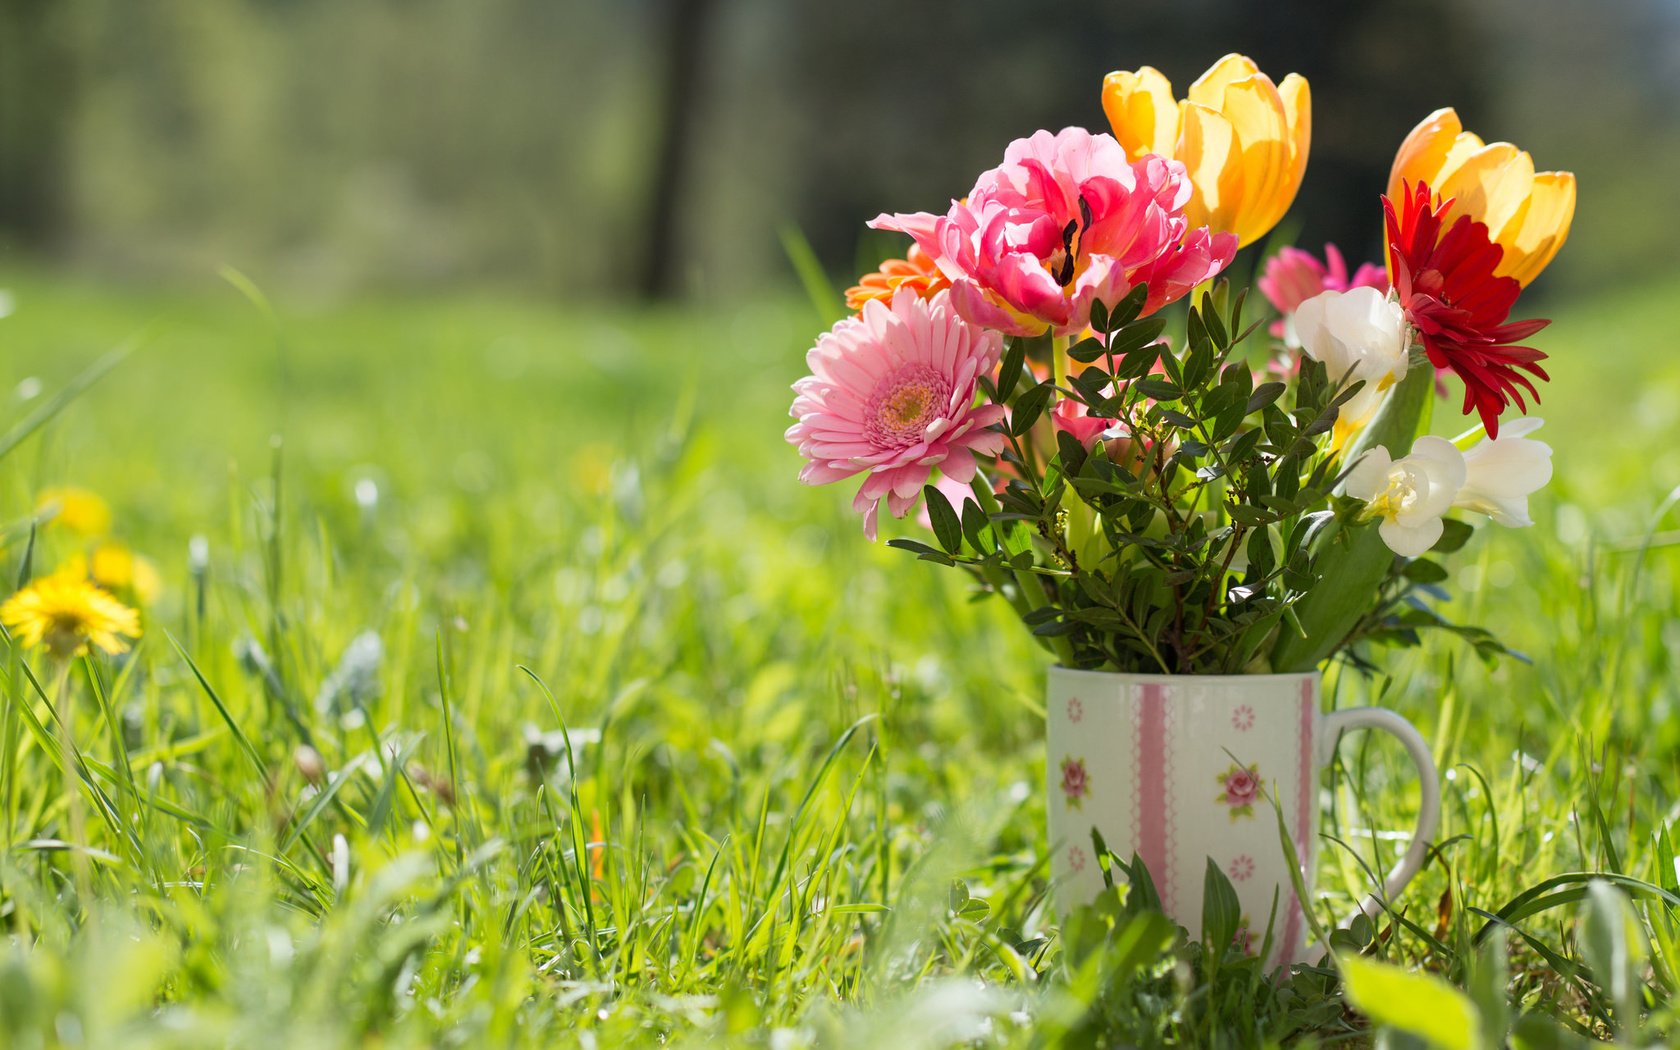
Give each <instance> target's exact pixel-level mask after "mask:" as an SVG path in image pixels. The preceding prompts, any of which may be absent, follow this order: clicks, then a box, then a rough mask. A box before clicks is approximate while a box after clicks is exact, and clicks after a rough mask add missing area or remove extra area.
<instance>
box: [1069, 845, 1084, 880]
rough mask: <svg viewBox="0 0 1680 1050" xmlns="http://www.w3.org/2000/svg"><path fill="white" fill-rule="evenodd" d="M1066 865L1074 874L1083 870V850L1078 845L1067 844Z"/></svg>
mask: <svg viewBox="0 0 1680 1050" xmlns="http://www.w3.org/2000/svg"><path fill="white" fill-rule="evenodd" d="M1067 859H1068V867H1069V868H1071V869H1073V873H1074V874H1075V875H1077V874H1079V873H1080V872H1082V871H1084V870H1085V851H1084V850H1082V849H1080V848H1079V847H1078V846H1069V847H1068V852H1067Z"/></svg>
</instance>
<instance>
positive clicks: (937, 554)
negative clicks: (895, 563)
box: [887, 538, 956, 565]
mask: <svg viewBox="0 0 1680 1050" xmlns="http://www.w3.org/2000/svg"><path fill="white" fill-rule="evenodd" d="M887 546H889V547H896V548H898V549H899V550H901V551H909V552H911V553H912V554H914V555H916V557H917V559H918V560H920V561H931V562H937V563H939V564H940V565H955V564H956V562H954V561H952V560H951V559H950V557H949V556H948V555H946V554H945V553H944V552H943V551H940V550H938V549H937V548H934V547H930V546H928V545H927V544H925V543H922V542H921V541H919V540H907V539H898V538H895V539H890V540H888V541H887Z"/></svg>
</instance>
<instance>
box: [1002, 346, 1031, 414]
mask: <svg viewBox="0 0 1680 1050" xmlns="http://www.w3.org/2000/svg"><path fill="white" fill-rule="evenodd" d="M1026 363H1027V341H1026V340H1025V339H1023V338H1021V337H1020V336H1016V337H1015V338H1013V339H1011V340H1009V349H1007V350H1005V351H1004V352H1003V364H1002V365H1000V366H999V367H998V381H997V392H998V395H997V399H998V401H999V402H1000V403H1001V402H1007V401H1008V400H1009V395H1010V394H1013V393H1014V392H1015V384H1016V383H1018V382H1019V381H1020V379H1021V372H1022V370H1023V369H1024V368H1025V367H1026Z"/></svg>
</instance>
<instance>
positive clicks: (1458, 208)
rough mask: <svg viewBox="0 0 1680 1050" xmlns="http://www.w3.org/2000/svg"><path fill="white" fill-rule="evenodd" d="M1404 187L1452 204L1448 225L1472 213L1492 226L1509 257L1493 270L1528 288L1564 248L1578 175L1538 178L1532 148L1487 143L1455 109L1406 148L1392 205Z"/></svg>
mask: <svg viewBox="0 0 1680 1050" xmlns="http://www.w3.org/2000/svg"><path fill="white" fill-rule="evenodd" d="M1402 182H1413V183H1415V182H1423V183H1427V184H1428V186H1429V188H1430V189H1431V190H1433V191H1435V194H1436V196H1437V197H1438V198H1439V199H1441V200H1449V199H1450V200H1451V201H1452V202H1453V203H1452V206H1451V207H1450V208H1449V209H1448V210H1447V218H1448V220H1449V221H1451V220H1452V219H1456V218H1457V217H1458V216H1460V215H1468V216H1470V217H1471V218H1472V219H1474V220H1476V221H1477V222H1481V223H1485V224H1486V225H1487V228H1488V236H1489V238H1490V239H1491V240H1492V241H1493V242H1494V243H1496V244H1498V245H1499V246H1500V248H1502V249H1503V250H1504V253H1505V254H1504V257H1503V258H1502V259H1501V260H1500V261H1499V266H1498V267H1497V268H1496V269H1495V270H1494V273H1495V274H1497V275H1498V276H1500V277H1514V278H1516V279H1517V280H1518V281H1519V282H1520V283H1522V284H1524V285H1526V284H1528V283H1529V282H1530V281H1532V280H1534V278H1536V277H1538V276H1539V275H1540V271H1541V270H1544V269H1545V268H1546V264H1547V263H1549V262H1551V261H1552V256H1554V255H1556V254H1557V250H1558V249H1559V248H1561V247H1563V242H1564V241H1565V240H1566V239H1567V238H1568V237H1569V224H1570V221H1571V220H1572V219H1574V217H1575V176H1574V174H1573V173H1571V172H1567V171H1542V172H1539V173H1538V174H1536V173H1535V171H1534V158H1533V157H1531V156H1529V155H1528V153H1527V151H1525V150H1519V149H1518V148H1517V147H1515V146H1513V145H1511V144H1510V143H1509V142H1493V143H1487V144H1483V142H1482V140H1481V139H1480V138H1478V137H1477V136H1476V135H1473V134H1471V133H1470V132H1468V131H1465V130H1464V125H1463V124H1462V123H1460V122H1459V119H1458V114H1457V113H1455V112H1453V111H1452V110H1451V109H1438V110H1436V111H1435V112H1433V113H1431V114H1429V116H1427V117H1425V118H1424V119H1423V122H1422V123H1420V124H1419V125H1418V126H1417V127H1415V128H1413V129H1412V133H1411V134H1410V135H1407V136H1406V140H1405V141H1404V142H1402V143H1401V144H1400V151H1399V152H1398V153H1396V154H1395V157H1394V169H1393V170H1392V171H1391V172H1390V173H1389V176H1388V198H1389V200H1396V201H1397V200H1400V199H1402V198H1403V196H1404V191H1403V190H1402V188H1401V183H1402Z"/></svg>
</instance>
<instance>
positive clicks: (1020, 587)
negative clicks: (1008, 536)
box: [969, 471, 1074, 667]
mask: <svg viewBox="0 0 1680 1050" xmlns="http://www.w3.org/2000/svg"><path fill="white" fill-rule="evenodd" d="M969 488H971V489H972V490H973V491H974V498H975V499H976V500H978V501H979V503H980V509H981V510H983V511H985V513H986V517H987V520H990V519H991V516H992V515H994V514H997V513H999V512H1000V510H1001V508H999V506H998V501H997V496H996V494H994V493H993V492H992V486H991V483H990V482H989V481H987V479H986V476H985V475H984V474H982V473H980V472H978V471H976V472H975V474H974V480H973V481H971V482H969ZM992 534H993V535H994V536H995V537H997V541H998V550H999V552H1000V553H1002V554H1003V556H1004V557H1005V558H1006V559H1007V558H1008V557H1009V548H1008V547H1007V546H1006V545H1005V544H1004V542H1003V527H1002V525H1001V524H1000V523H998V522H995V521H994V522H992ZM981 571H982V572H983V573H985V575H986V580H987V582H988V583H990V584H991V585H992V589H993V590H996V591H997V592H998V593H999V594H1002V595H1003V596H1004V598H1005V599H1006V600H1007V601H1008V602H1009V604H1010V605H1011V606H1013V607H1014V609H1015V613H1016V615H1018V616H1020V617H1022V618H1023V619H1024V618H1025V617H1026V616H1027V615H1028V614H1029V613H1032V612H1034V611H1036V610H1038V609H1042V608H1044V607H1045V606H1046V605H1049V604H1050V599H1049V598H1047V597H1045V594H1044V585H1043V584H1041V583H1040V582H1039V581H1038V578H1037V577H1036V576H1034V575H1033V574H1032V573H1031V572H1028V571H1026V570H1022V569H1014V568H1011V569H1010V572H1011V573H1012V574H1013V575H1014V577H1015V593H1014V594H1013V595H1011V594H1010V592H1009V590H1008V589H1007V588H1008V582H1009V581H1008V577H1007V576H1005V575H1004V572H1003V570H1002V569H1001V568H999V567H998V566H997V565H996V564H995V563H993V562H990V561H985V562H982V563H981ZM1036 637H1037V638H1038V641H1039V644H1041V645H1043V646H1044V647H1045V648H1046V649H1048V650H1050V652H1052V653H1054V654H1055V656H1056V658H1057V659H1058V660H1060V661H1061V662H1062V665H1063V666H1064V667H1072V666H1073V665H1074V657H1073V643H1072V642H1070V641H1068V640H1067V638H1066V636H1064V635H1053V636H1050V637H1045V636H1043V635H1037V636H1036Z"/></svg>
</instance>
